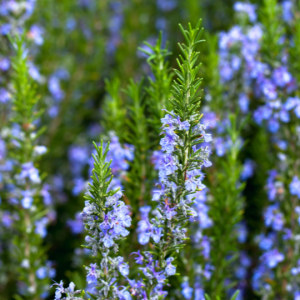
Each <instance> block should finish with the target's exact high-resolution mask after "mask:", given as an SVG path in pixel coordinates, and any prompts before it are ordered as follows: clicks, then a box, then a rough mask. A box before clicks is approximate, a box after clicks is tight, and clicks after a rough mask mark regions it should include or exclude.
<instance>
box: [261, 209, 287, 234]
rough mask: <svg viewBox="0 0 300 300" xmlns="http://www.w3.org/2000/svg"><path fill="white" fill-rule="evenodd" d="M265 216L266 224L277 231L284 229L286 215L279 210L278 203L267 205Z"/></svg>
mask: <svg viewBox="0 0 300 300" xmlns="http://www.w3.org/2000/svg"><path fill="white" fill-rule="evenodd" d="M264 218H265V224H266V226H268V227H271V228H273V229H274V230H276V231H279V230H282V229H283V224H284V216H283V213H282V212H280V211H279V205H278V204H274V205H270V206H269V207H267V209H266V211H265V213H264Z"/></svg>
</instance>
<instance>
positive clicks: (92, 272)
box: [86, 264, 99, 284]
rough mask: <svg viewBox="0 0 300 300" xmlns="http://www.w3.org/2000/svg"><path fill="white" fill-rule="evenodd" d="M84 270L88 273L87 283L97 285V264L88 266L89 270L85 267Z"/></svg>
mask: <svg viewBox="0 0 300 300" xmlns="http://www.w3.org/2000/svg"><path fill="white" fill-rule="evenodd" d="M86 270H87V271H88V273H87V276H86V281H87V283H88V284H91V283H92V284H97V279H98V277H99V275H98V272H97V264H90V268H89V267H86Z"/></svg>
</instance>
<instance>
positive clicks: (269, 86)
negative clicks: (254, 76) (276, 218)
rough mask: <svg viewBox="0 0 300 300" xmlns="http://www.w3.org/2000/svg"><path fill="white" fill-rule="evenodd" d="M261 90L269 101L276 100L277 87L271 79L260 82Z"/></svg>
mask: <svg viewBox="0 0 300 300" xmlns="http://www.w3.org/2000/svg"><path fill="white" fill-rule="evenodd" d="M259 84H260V89H261V91H262V93H263V94H264V95H265V96H266V97H267V99H268V100H274V99H276V98H277V91H276V87H275V85H274V84H273V82H272V81H271V80H269V79H266V78H263V79H262V80H260V81H259Z"/></svg>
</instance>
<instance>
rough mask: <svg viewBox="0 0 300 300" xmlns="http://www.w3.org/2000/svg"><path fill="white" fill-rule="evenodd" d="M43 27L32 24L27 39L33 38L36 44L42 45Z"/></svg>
mask: <svg viewBox="0 0 300 300" xmlns="http://www.w3.org/2000/svg"><path fill="white" fill-rule="evenodd" d="M43 34H44V29H43V28H42V27H41V26H39V25H32V26H31V27H30V30H29V32H28V37H29V39H31V40H33V41H34V42H35V44H36V45H39V46H40V45H42V44H43V43H44V39H43Z"/></svg>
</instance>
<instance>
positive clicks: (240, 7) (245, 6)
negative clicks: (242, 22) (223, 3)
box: [234, 2, 256, 22]
mask: <svg viewBox="0 0 300 300" xmlns="http://www.w3.org/2000/svg"><path fill="white" fill-rule="evenodd" d="M234 10H235V11H238V12H245V13H246V14H247V15H248V17H249V20H250V21H251V22H255V21H256V13H255V10H256V7H255V6H254V5H252V4H249V3H243V2H236V3H235V4H234Z"/></svg>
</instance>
